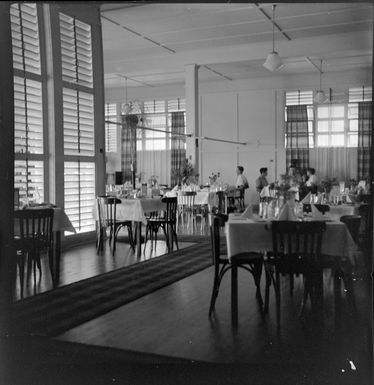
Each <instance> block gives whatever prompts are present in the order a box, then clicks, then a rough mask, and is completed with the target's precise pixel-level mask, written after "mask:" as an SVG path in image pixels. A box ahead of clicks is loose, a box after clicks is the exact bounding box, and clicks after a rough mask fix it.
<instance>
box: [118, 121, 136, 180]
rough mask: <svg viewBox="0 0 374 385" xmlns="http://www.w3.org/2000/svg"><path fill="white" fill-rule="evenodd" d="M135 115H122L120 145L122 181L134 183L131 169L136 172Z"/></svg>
mask: <svg viewBox="0 0 374 385" xmlns="http://www.w3.org/2000/svg"><path fill="white" fill-rule="evenodd" d="M137 124H138V117H137V116H136V115H125V116H123V117H122V146H121V170H122V175H123V182H126V181H131V183H133V184H134V182H135V181H134V180H133V174H132V171H135V173H136V126H137Z"/></svg>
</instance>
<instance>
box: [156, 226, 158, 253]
mask: <svg viewBox="0 0 374 385" xmlns="http://www.w3.org/2000/svg"><path fill="white" fill-rule="evenodd" d="M157 232H158V228H157V227H156V228H155V256H156V254H157Z"/></svg>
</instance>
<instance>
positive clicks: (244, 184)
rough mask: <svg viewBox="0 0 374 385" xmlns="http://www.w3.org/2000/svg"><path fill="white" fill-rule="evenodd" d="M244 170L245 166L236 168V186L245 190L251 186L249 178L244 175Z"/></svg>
mask: <svg viewBox="0 0 374 385" xmlns="http://www.w3.org/2000/svg"><path fill="white" fill-rule="evenodd" d="M243 171H244V167H243V166H238V167H237V168H236V175H237V176H238V177H237V179H236V187H237V188H240V189H243V190H245V189H247V188H248V187H249V184H248V180H247V178H246V177H245V176H244V175H243Z"/></svg>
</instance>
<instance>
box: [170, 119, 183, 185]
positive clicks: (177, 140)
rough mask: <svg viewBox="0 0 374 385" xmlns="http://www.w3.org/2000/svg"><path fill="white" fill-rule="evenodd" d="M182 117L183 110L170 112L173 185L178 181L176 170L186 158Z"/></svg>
mask: <svg viewBox="0 0 374 385" xmlns="http://www.w3.org/2000/svg"><path fill="white" fill-rule="evenodd" d="M184 117H185V113H184V112H172V113H171V186H175V185H176V184H177V183H178V182H179V178H178V176H177V172H178V170H179V169H180V168H181V166H182V164H183V162H184V161H185V159H186V137H185V136H184V133H185V119H184ZM181 134H182V135H181Z"/></svg>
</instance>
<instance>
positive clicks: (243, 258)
mask: <svg viewBox="0 0 374 385" xmlns="http://www.w3.org/2000/svg"><path fill="white" fill-rule="evenodd" d="M231 260H232V261H235V262H237V263H246V262H250V261H256V260H261V261H262V260H263V256H262V254H260V253H255V252H253V253H241V254H236V255H233V256H232V257H231Z"/></svg>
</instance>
